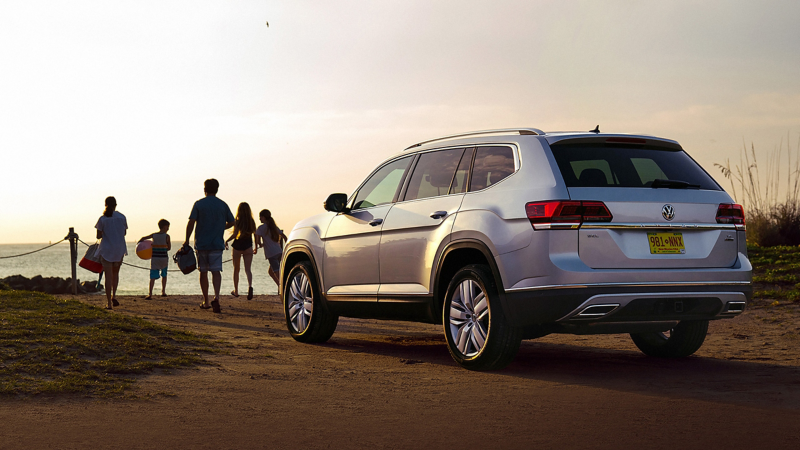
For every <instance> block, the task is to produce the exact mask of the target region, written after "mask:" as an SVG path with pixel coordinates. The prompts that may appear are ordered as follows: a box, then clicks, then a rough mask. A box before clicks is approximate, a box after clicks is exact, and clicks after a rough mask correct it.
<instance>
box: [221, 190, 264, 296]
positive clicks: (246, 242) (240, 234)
mask: <svg viewBox="0 0 800 450" xmlns="http://www.w3.org/2000/svg"><path fill="white" fill-rule="evenodd" d="M255 232H256V221H255V220H253V212H252V211H251V210H250V205H248V204H247V202H242V203H239V209H237V210H236V219H235V221H234V223H233V233H231V235H230V237H229V238H228V240H226V241H225V248H228V242H230V241H231V240H232V241H233V244H232V245H231V246H232V247H233V291H231V295H233V296H234V297H238V296H239V264H240V261H241V259H244V273H245V274H246V275H247V286H248V287H247V299H248V300H252V299H253V272H252V271H251V270H250V266H251V265H252V263H253V254H254V253H255V251H254V250H253V234H254V233H255Z"/></svg>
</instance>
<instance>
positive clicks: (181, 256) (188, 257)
mask: <svg viewBox="0 0 800 450" xmlns="http://www.w3.org/2000/svg"><path fill="white" fill-rule="evenodd" d="M172 260H173V261H175V264H177V265H178V268H179V269H181V272H183V273H184V275H185V274H187V273H192V272H194V270H195V269H197V259H196V258H195V256H194V250H193V249H192V247H189V246H188V245H184V246H183V247H181V249H180V250H178V251H177V252H176V253H175V255H174V256H173V257H172Z"/></svg>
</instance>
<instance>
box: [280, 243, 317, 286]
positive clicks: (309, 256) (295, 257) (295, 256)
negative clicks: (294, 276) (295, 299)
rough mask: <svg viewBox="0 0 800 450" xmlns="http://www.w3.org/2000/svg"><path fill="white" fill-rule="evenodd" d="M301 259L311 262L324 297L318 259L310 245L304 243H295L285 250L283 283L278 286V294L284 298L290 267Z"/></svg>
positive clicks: (282, 268)
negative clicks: (315, 257)
mask: <svg viewBox="0 0 800 450" xmlns="http://www.w3.org/2000/svg"><path fill="white" fill-rule="evenodd" d="M300 261H308V262H309V263H311V267H312V268H313V269H314V275H316V278H317V283H319V289H320V293H321V295H323V297H324V294H322V286H323V284H322V280H321V278H320V275H321V274H320V271H319V267H318V266H317V261H316V260H315V259H314V253H313V252H312V251H311V248H310V247H308V246H306V245H304V244H302V243H297V244H293V245H292V246H291V247H289V248H288V249H286V250H284V253H283V259H282V261H281V274H280V280H281V285H280V287H279V288H278V295H279V296H280V297H281V298H283V288H284V287H285V286H286V277H287V276H289V269H291V268H292V267H294V265H295V264H297V263H298V262H300Z"/></svg>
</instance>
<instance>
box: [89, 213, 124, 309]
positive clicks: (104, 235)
mask: <svg viewBox="0 0 800 450" xmlns="http://www.w3.org/2000/svg"><path fill="white" fill-rule="evenodd" d="M94 227H95V228H97V239H101V241H100V248H98V249H97V253H98V256H100V262H101V263H103V271H104V272H105V273H106V300H108V306H106V309H113V306H119V302H118V301H117V286H119V269H120V267H122V258H124V257H125V255H127V254H128V248H127V246H126V245H125V233H126V232H127V229H128V221H127V220H126V219H125V216H123V215H122V213H121V212H119V211H117V199H115V198H114V197H107V198H106V209H105V211H103V215H102V216H100V219H98V220H97V225H95V226H94Z"/></svg>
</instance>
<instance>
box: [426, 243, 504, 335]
mask: <svg viewBox="0 0 800 450" xmlns="http://www.w3.org/2000/svg"><path fill="white" fill-rule="evenodd" d="M470 264H485V265H487V266H489V269H490V270H491V272H492V276H494V280H495V284H496V288H497V294H498V295H499V296H500V301H501V302H502V303H503V304H505V290H504V288H503V279H502V277H501V275H500V271H499V269H498V268H497V263H496V262H495V260H494V257H493V256H492V252H491V250H489V247H488V246H487V245H486V244H485V243H483V242H481V241H479V240H477V239H459V240H456V241H451V242H450V243H449V244H448V245H447V246H446V247H445V248H444V250H442V254H441V257H440V258H439V261H438V263H437V264H436V272H435V276H434V277H433V304H432V305H431V307H432V308H433V310H432V311H431V313H432V315H433V317H434V319H435V320H436V323H442V315H441V311H442V307H443V306H444V297H445V295H446V293H447V286H448V285H449V284H450V280H452V279H453V277H454V276H455V274H456V273H457V272H458V270H459V269H461V268H462V267H465V266H467V265H470Z"/></svg>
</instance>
